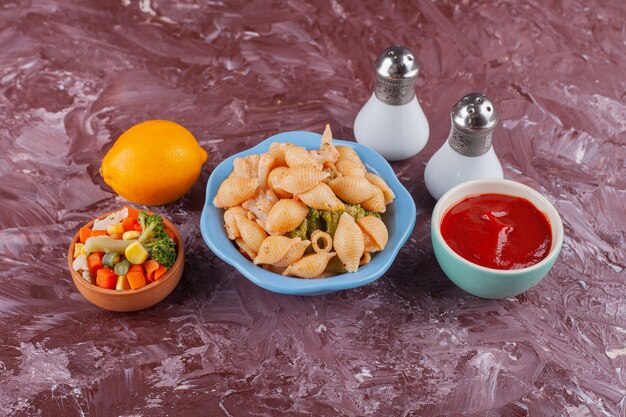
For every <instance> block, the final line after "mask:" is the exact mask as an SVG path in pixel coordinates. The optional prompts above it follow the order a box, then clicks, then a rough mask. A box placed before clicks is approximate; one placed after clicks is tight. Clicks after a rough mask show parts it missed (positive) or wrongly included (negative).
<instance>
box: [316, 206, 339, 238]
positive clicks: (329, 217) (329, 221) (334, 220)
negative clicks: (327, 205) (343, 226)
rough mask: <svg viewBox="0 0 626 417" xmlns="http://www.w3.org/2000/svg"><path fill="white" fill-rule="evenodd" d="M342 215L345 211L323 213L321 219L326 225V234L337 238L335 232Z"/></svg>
mask: <svg viewBox="0 0 626 417" xmlns="http://www.w3.org/2000/svg"><path fill="white" fill-rule="evenodd" d="M342 213H343V210H337V211H322V212H321V217H322V219H323V220H324V223H325V225H326V227H325V232H326V233H328V234H329V235H331V236H335V231H336V230H337V226H338V225H339V218H340V217H341V214H342Z"/></svg>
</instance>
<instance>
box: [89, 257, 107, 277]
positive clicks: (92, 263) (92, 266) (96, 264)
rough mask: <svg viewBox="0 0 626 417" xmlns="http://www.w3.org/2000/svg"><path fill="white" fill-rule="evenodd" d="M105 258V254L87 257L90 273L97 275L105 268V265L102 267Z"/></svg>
mask: <svg viewBox="0 0 626 417" xmlns="http://www.w3.org/2000/svg"><path fill="white" fill-rule="evenodd" d="M103 256H104V253H103V252H94V253H92V254H91V255H89V256H88V257H87V266H89V272H91V273H92V274H95V273H96V271H98V270H99V269H102V268H103V267H104V265H102V257H103Z"/></svg>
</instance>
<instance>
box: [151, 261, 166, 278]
mask: <svg viewBox="0 0 626 417" xmlns="http://www.w3.org/2000/svg"><path fill="white" fill-rule="evenodd" d="M166 272H167V268H166V267H164V266H163V265H159V269H157V270H156V271H154V280H155V281H158V280H160V279H161V278H163V275H165V273H166Z"/></svg>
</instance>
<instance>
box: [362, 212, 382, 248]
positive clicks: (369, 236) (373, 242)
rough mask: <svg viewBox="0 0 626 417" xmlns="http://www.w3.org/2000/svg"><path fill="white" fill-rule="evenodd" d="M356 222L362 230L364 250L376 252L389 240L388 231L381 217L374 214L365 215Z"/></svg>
mask: <svg viewBox="0 0 626 417" xmlns="http://www.w3.org/2000/svg"><path fill="white" fill-rule="evenodd" d="M356 222H357V224H358V225H359V227H360V228H361V230H362V231H363V236H364V238H365V250H366V251H368V252H377V251H381V250H383V249H385V246H387V242H388V241H389V232H388V231H387V226H385V223H383V221H382V220H381V219H379V218H378V217H374V216H365V217H361V218H360V219H358V220H357V221H356Z"/></svg>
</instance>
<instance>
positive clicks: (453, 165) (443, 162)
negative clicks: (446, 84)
mask: <svg viewBox="0 0 626 417" xmlns="http://www.w3.org/2000/svg"><path fill="white" fill-rule="evenodd" d="M450 118H451V119H452V127H451V129H450V135H449V136H448V140H447V141H446V143H444V144H443V146H442V147H441V148H440V149H439V150H438V151H437V152H435V154H434V155H433V156H432V157H431V158H430V160H429V161H428V164H426V171H425V172H424V182H425V183H426V188H427V189H428V192H429V193H430V195H432V196H433V197H434V198H435V199H437V200H438V199H439V198H440V197H441V196H442V195H443V194H444V193H445V192H446V191H448V190H449V189H450V188H452V187H454V186H455V185H457V184H460V183H462V182H465V181H469V180H474V179H479V178H502V177H503V174H502V165H500V161H499V160H498V157H497V156H496V153H495V151H494V150H493V146H492V145H491V142H492V134H493V129H494V128H495V126H496V124H497V123H498V114H497V113H496V108H495V106H494V105H493V103H492V102H491V100H490V99H489V97H487V96H485V95H483V94H480V93H471V94H468V95H466V96H465V97H463V98H462V99H461V101H459V102H458V103H456V105H455V106H454V107H453V108H452V111H450Z"/></svg>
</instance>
